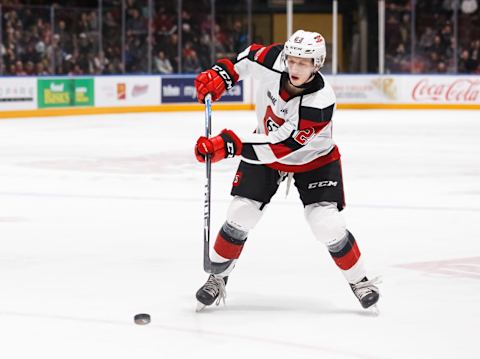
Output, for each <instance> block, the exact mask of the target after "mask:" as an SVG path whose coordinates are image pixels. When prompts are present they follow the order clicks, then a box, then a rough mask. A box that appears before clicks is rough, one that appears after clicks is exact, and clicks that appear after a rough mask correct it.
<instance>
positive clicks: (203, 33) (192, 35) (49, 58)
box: [0, 0, 480, 76]
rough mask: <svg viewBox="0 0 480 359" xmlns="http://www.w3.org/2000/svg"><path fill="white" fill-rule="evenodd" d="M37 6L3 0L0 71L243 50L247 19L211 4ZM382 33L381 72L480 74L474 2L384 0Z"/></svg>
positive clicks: (36, 71)
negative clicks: (214, 12)
mask: <svg viewBox="0 0 480 359" xmlns="http://www.w3.org/2000/svg"><path fill="white" fill-rule="evenodd" d="M34 3H35V5H31V2H30V1H27V0H2V1H1V37H2V41H1V44H0V55H1V56H0V74H4V75H39V76H42V75H51V74H62V75H65V74H68V75H83V74H119V73H161V74H170V73H176V72H183V73H196V72H198V71H200V70H201V69H203V68H206V67H209V66H210V65H211V64H212V63H213V61H214V60H215V58H219V57H225V56H227V57H229V56H233V55H234V54H235V53H238V52H239V51H241V50H243V49H244V48H245V47H246V46H247V45H248V35H247V33H248V32H247V23H246V16H245V14H241V13H236V12H235V11H230V12H229V13H221V10H220V13H218V12H217V16H216V18H215V21H212V18H211V14H210V0H196V1H183V7H182V11H181V12H180V13H178V9H177V2H176V1H168V0H155V1H153V4H154V6H153V8H152V9H149V8H148V3H149V2H148V0H125V2H124V4H123V5H122V3H123V0H103V2H102V6H103V7H102V10H101V11H99V10H98V7H97V6H96V4H98V3H97V2H96V1H88V0H84V1H80V0H78V1H75V0H72V1H69V4H70V6H69V7H68V8H67V7H64V6H60V5H58V4H56V3H53V4H52V2H51V1H47V0H43V1H42V0H38V1H35V2H34ZM230 3H231V2H230ZM412 3H414V4H415V13H414V16H413V20H414V21H413V22H412V8H411V6H412V5H411V4H412ZM455 3H458V4H459V8H458V9H455V8H453V4H455ZM122 9H124V10H125V11H122ZM150 10H151V11H150ZM100 12H101V15H100ZM150 13H151V14H152V16H151V21H150V17H149V14H150ZM100 16H101V20H102V21H99V20H100V19H99V18H100ZM179 17H180V18H179ZM179 20H180V21H179ZM455 20H457V21H455ZM179 27H180V28H179ZM212 27H213V28H212ZM385 27H386V34H387V35H386V41H385V68H386V72H388V73H454V72H459V73H480V9H479V8H478V3H477V0H462V1H458V2H456V1H452V0H416V1H415V2H412V1H411V0H387V1H386V24H385ZM412 30H413V31H414V34H415V36H413V39H412V33H413V32H412ZM149 34H151V36H149ZM123 38H124V39H125V41H124V42H123V41H122V39H123ZM456 39H458V43H457V41H456ZM412 40H413V41H412ZM149 51H151V56H148V53H149Z"/></svg>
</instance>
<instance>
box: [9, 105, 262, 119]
mask: <svg viewBox="0 0 480 359" xmlns="http://www.w3.org/2000/svg"><path fill="white" fill-rule="evenodd" d="M204 108H205V106H204V105H202V104H171V105H170V104H168V105H156V106H125V107H67V108H48V109H38V110H18V111H0V118H19V117H50V116H78V115H104V114H115V113H134V112H172V111H203V110H204ZM212 109H213V110H216V111H240V110H246V111H248V110H253V109H255V106H254V105H252V104H244V103H242V104H223V103H217V104H214V105H213V106H212Z"/></svg>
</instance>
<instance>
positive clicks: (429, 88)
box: [326, 75, 480, 105]
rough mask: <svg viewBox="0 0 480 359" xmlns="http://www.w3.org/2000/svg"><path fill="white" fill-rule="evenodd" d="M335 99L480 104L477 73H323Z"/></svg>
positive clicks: (347, 101) (344, 101) (369, 101)
mask: <svg viewBox="0 0 480 359" xmlns="http://www.w3.org/2000/svg"><path fill="white" fill-rule="evenodd" d="M326 77H327V80H328V81H329V82H330V84H331V85H332V87H333V90H334V92H335V95H336V97H337V103H339V104H342V103H360V104H361V103H365V104H368V103H386V104H427V105H431V104H440V105H445V104H454V105H480V76H475V75H471V76H469V75H463V76H461V75H383V76H379V75H336V76H326Z"/></svg>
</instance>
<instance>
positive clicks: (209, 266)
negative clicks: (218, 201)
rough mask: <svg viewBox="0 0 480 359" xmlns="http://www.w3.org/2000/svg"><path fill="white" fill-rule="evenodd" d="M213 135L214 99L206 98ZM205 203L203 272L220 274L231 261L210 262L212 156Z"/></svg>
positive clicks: (207, 119)
mask: <svg viewBox="0 0 480 359" xmlns="http://www.w3.org/2000/svg"><path fill="white" fill-rule="evenodd" d="M211 134H212V97H211V95H210V94H208V95H207V96H205V137H207V138H210V135H211ZM205 168H206V171H205V174H206V178H205V201H204V205H203V270H204V271H205V272H207V273H211V274H219V273H222V272H224V271H225V269H227V268H228V266H229V265H230V262H231V261H228V262H226V263H213V262H212V261H211V260H210V212H211V205H210V199H211V192H212V159H211V157H210V155H207V156H205Z"/></svg>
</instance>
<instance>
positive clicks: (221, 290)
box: [203, 275, 227, 305]
mask: <svg viewBox="0 0 480 359" xmlns="http://www.w3.org/2000/svg"><path fill="white" fill-rule="evenodd" d="M203 290H204V291H205V292H207V293H208V294H210V295H211V296H212V297H215V296H217V295H218V297H217V301H216V302H215V304H216V305H219V304H220V302H221V301H222V300H223V304H225V298H226V297H227V290H226V288H225V281H224V280H223V278H217V277H215V276H213V275H211V276H210V278H208V280H207V283H205V286H204V287H203Z"/></svg>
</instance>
